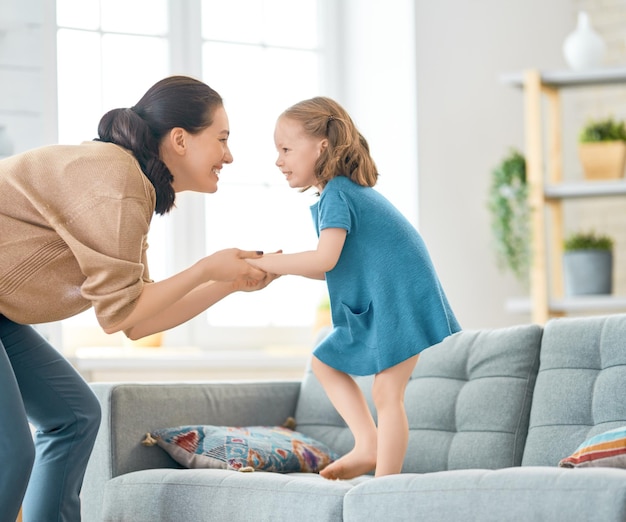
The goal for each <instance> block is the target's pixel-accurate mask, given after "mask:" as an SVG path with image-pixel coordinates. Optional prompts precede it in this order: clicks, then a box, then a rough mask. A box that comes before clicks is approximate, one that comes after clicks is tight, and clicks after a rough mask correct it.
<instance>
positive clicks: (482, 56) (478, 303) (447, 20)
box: [416, 0, 575, 328]
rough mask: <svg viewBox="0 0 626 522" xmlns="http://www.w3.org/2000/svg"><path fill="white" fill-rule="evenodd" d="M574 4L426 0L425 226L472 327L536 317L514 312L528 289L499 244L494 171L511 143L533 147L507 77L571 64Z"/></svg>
mask: <svg viewBox="0 0 626 522" xmlns="http://www.w3.org/2000/svg"><path fill="white" fill-rule="evenodd" d="M572 4H573V2H572V0H550V1H546V0H475V1H472V2H467V1H460V0H437V1H433V0H416V5H417V12H416V20H417V61H416V63H417V100H418V107H417V113H418V120H419V127H418V162H419V191H418V195H419V226H420V230H421V232H422V235H423V236H424V239H425V240H426V243H427V244H428V246H429V248H430V251H431V255H432V257H433V260H434V263H435V266H436V267H437V269H438V271H439V275H440V277H441V279H442V283H443V285H444V288H445V289H446V292H447V293H448V297H449V298H450V301H451V303H452V306H453V308H454V309H455V311H456V313H457V316H458V319H459V321H460V322H461V325H462V326H463V327H465V328H483V327H497V326H504V325H509V324H515V323H522V322H527V321H529V320H530V318H529V316H528V315H526V314H522V315H516V314H512V313H511V312H507V311H506V310H505V303H506V300H507V299H508V298H510V297H512V296H521V295H523V294H524V290H523V289H522V288H520V286H519V285H518V283H517V282H516V281H515V279H514V278H513V277H512V276H510V275H508V274H503V273H502V272H500V271H499V269H498V268H497V266H496V264H495V258H494V255H493V251H492V248H491V244H490V241H491V235H490V216H489V214H488V212H487V210H486V198H487V192H488V187H489V182H490V172H491V170H492V169H493V167H494V166H496V165H497V164H498V163H499V161H500V160H501V159H502V157H503V156H504V155H505V154H506V153H507V152H508V150H509V147H511V146H515V147H517V148H518V149H520V150H522V151H523V147H524V141H523V140H524V137H523V99H522V94H521V91H519V90H516V89H514V88H512V87H509V86H506V85H503V84H502V83H500V81H499V76H500V75H501V74H503V73H507V72H517V71H522V70H524V69H526V68H539V69H563V68H565V67H566V65H565V62H564V59H563V57H562V53H561V46H562V42H563V39H564V38H565V37H566V35H567V34H568V33H569V32H570V31H571V30H572V29H573V26H574V23H575V12H574V7H573V5H572Z"/></svg>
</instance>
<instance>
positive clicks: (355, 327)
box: [341, 301, 374, 340]
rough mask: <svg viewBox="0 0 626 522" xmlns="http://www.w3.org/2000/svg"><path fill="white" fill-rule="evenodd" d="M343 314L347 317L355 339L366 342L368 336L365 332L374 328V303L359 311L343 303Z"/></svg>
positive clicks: (351, 333)
mask: <svg viewBox="0 0 626 522" xmlns="http://www.w3.org/2000/svg"><path fill="white" fill-rule="evenodd" d="M341 306H342V308H343V312H344V314H345V315H346V323H347V326H348V329H349V330H350V335H351V337H352V338H353V339H358V340H364V339H366V338H367V337H368V336H367V335H364V334H365V332H367V331H368V330H370V329H371V327H372V318H373V315H374V311H373V307H372V302H371V301H370V302H369V303H368V304H367V306H366V307H365V308H359V309H357V310H355V309H353V308H350V306H348V305H347V304H346V303H341Z"/></svg>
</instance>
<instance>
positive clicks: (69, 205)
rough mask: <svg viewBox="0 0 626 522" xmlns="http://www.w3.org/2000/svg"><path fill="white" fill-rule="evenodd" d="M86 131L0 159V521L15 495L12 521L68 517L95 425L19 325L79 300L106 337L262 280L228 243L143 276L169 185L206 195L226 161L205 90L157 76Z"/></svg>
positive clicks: (77, 392) (193, 310) (58, 313)
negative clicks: (156, 276) (132, 101)
mask: <svg viewBox="0 0 626 522" xmlns="http://www.w3.org/2000/svg"><path fill="white" fill-rule="evenodd" d="M98 134H99V138H98V139H97V140H95V141H92V142H85V143H82V144H80V145H73V146H65V145H53V146H49V147H43V148H39V149H35V150H32V151H28V152H25V153H23V154H19V155H16V156H13V157H11V158H7V159H5V160H3V161H0V462H2V465H1V466H0V519H1V520H2V521H5V520H6V521H11V522H13V521H14V520H15V518H16V516H17V513H18V511H19V507H20V504H21V503H22V499H23V505H24V510H23V514H24V520H25V521H28V520H31V521H37V522H41V521H43V520H45V521H71V522H75V521H77V520H80V501H79V492H80V487H81V483H82V479H83V475H84V472H85V467H86V465H87V461H88V459H89V455H90V453H91V450H92V447H93V443H94V440H95V436H96V433H97V430H98V427H99V424H100V410H99V405H98V403H97V400H96V398H95V396H94V395H93V393H92V392H91V390H90V388H89V387H88V386H87V384H86V383H85V382H84V381H83V380H82V378H81V377H80V376H79V375H78V374H77V373H76V372H75V371H74V369H73V368H72V367H71V365H70V364H69V363H68V361H67V360H65V359H64V358H63V357H62V356H61V355H60V354H59V352H58V351H56V350H55V349H54V348H53V347H52V346H50V345H49V344H48V343H47V342H46V341H45V339H43V338H42V337H41V336H40V335H38V334H37V333H36V331H35V330H34V329H33V328H32V327H31V326H29V325H31V324H35V323H43V322H49V321H57V320H60V319H64V318H67V317H70V316H72V315H75V314H77V313H79V312H82V311H83V310H85V309H87V308H89V307H92V306H93V308H94V310H95V313H96V316H97V318H98V322H99V324H100V325H101V327H102V328H103V330H104V331H105V332H106V333H109V334H111V333H114V332H118V331H124V333H125V334H126V335H127V336H128V337H130V338H131V339H136V338H140V337H144V336H146V335H148V334H151V333H155V332H159V331H163V330H166V329H169V328H172V327H174V326H176V325H179V324H181V323H183V322H185V321H187V320H188V319H190V318H192V317H194V316H196V315H198V314H199V313H201V312H202V311H204V310H206V309H207V308H208V307H210V306H211V305H213V304H214V303H216V302H217V301H219V300H220V299H222V298H223V297H225V296H227V295H228V294H230V293H232V292H234V291H237V290H248V291H249V290H258V289H261V288H264V287H265V286H266V285H267V284H268V283H269V282H270V281H271V280H272V279H273V276H269V275H268V274H266V273H265V272H263V271H262V270H260V269H257V268H254V267H252V266H250V265H249V264H248V263H247V262H246V261H245V259H250V258H258V257H261V256H262V253H260V252H246V251H241V250H237V249H228V250H222V251H219V252H216V253H215V254H213V255H210V256H208V257H205V258H203V259H201V260H199V261H198V262H197V263H196V264H194V265H193V266H191V267H190V268H188V269H186V270H184V271H182V272H180V273H178V274H176V275H174V276H172V277H170V278H169V279H166V280H164V281H160V282H153V281H152V280H151V279H150V276H149V272H148V264H147V260H146V250H147V242H146V237H147V235H148V230H149V226H150V220H151V217H152V215H153V213H154V212H156V213H158V214H164V213H166V212H168V211H169V210H170V209H171V208H172V207H173V206H174V202H175V197H176V193H177V192H182V191H184V190H193V191H196V192H205V193H213V192H215V191H216V190H217V183H218V179H219V173H220V170H221V168H222V166H223V165H224V164H227V163H231V162H232V161H233V157H232V155H231V153H230V150H229V148H228V136H229V126H228V117H227V114H226V111H225V110H224V106H223V103H222V99H221V97H220V96H219V94H218V93H216V92H215V91H214V90H213V89H211V88H210V87H208V86H207V85H205V84H204V83H202V82H200V81H197V80H194V79H192V78H188V77H182V76H174V77H170V78H166V79H164V80H162V81H160V82H158V83H157V84H155V85H154V86H153V87H152V88H150V89H149V90H148V91H147V92H146V94H145V95H144V96H143V97H142V98H141V100H140V101H139V102H138V103H137V105H135V106H134V107H132V108H130V109H115V110H112V111H110V112H108V113H107V114H105V115H104V117H103V118H102V120H101V121H100V125H99V127H98ZM28 422H30V423H31V424H32V425H33V426H34V427H35V429H36V434H35V442H34V444H33V441H32V437H31V432H30V428H29V425H28ZM31 469H32V475H31ZM27 486H28V487H27Z"/></svg>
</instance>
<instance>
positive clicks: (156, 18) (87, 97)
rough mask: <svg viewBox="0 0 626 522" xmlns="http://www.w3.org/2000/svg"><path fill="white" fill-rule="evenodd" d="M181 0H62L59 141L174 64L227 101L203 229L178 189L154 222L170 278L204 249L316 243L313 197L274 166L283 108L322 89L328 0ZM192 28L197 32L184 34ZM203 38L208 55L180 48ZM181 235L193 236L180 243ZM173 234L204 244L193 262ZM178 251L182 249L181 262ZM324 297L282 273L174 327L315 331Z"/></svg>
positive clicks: (70, 138) (77, 322) (154, 267)
mask: <svg viewBox="0 0 626 522" xmlns="http://www.w3.org/2000/svg"><path fill="white" fill-rule="evenodd" d="M180 1H182V3H176V4H170V3H169V2H168V0H58V1H57V26H58V27H57V60H58V72H57V75H58V103H59V107H58V112H59V141H60V142H61V143H79V142H81V141H84V140H89V139H92V138H94V137H95V136H96V134H97V124H98V122H99V120H100V118H101V116H102V115H103V114H104V113H105V112H106V111H107V110H110V109H113V108H116V107H127V106H129V105H130V104H132V103H133V102H134V101H136V100H138V99H139V98H140V96H141V95H142V94H143V93H144V92H145V90H146V89H147V88H149V87H150V86H151V85H152V84H153V83H154V82H156V81H157V80H159V79H161V78H162V77H164V76H167V75H168V74H171V73H172V72H176V73H181V74H192V75H193V71H200V70H202V71H203V72H202V78H203V79H204V80H205V81H206V82H207V83H208V84H209V85H211V86H212V87H213V88H215V89H216V90H217V91H218V92H219V93H220V94H221V95H222V96H223V98H224V101H225V105H226V109H227V112H228V114H229V118H230V126H231V132H232V137H231V140H230V145H231V149H232V151H233V154H234V157H235V162H234V164H233V165H227V166H226V167H225V168H224V170H223V171H222V176H221V181H220V189H219V191H218V192H217V194H214V195H209V196H201V198H202V199H201V204H200V205H201V212H200V214H202V215H204V216H206V219H205V220H204V221H205V222H204V223H202V225H203V226H200V227H199V226H198V222H197V219H196V218H197V215H198V214H197V213H194V211H193V209H194V208H196V209H198V199H197V198H196V199H193V198H191V206H190V207H189V208H188V209H187V210H186V211H183V212H181V210H183V207H185V206H187V205H186V202H187V198H188V195H186V194H185V195H179V198H180V200H181V203H180V207H181V208H180V209H177V210H175V211H174V212H172V215H171V216H169V215H168V216H165V217H160V216H155V217H154V218H153V224H152V227H151V233H150V238H149V242H150V250H149V254H148V256H149V262H150V272H151V275H152V276H153V277H154V278H155V279H161V278H163V277H164V276H166V275H169V274H171V273H172V271H173V270H174V269H175V268H176V269H181V268H184V267H186V266H188V265H189V264H190V263H192V262H193V261H194V260H195V259H197V258H198V256H199V255H208V254H210V253H211V252H214V251H215V250H218V249H220V248H226V247H231V246H237V247H239V248H244V249H250V250H259V249H262V250H265V251H268V252H269V251H272V250H276V249H278V248H282V249H284V250H285V251H295V250H300V249H304V248H310V247H312V246H313V245H314V244H315V241H316V238H315V233H314V229H313V226H312V223H311V218H310V212H309V209H308V206H309V205H310V204H311V203H312V201H311V196H310V195H305V194H299V193H294V192H292V191H291V190H290V189H288V187H287V186H286V184H285V183H284V180H283V179H282V178H281V176H280V172H279V171H278V169H277V168H276V167H275V165H274V160H275V158H274V155H275V151H274V144H273V138H272V136H273V126H274V121H275V119H276V117H277V115H278V114H279V113H280V112H281V111H282V110H284V109H285V108H286V107H287V106H288V105H289V104H291V103H294V102H296V101H298V100H300V99H303V98H307V97H311V96H314V95H316V94H318V93H319V91H320V79H319V78H320V74H319V70H320V63H321V60H320V55H321V51H320V48H321V46H320V35H319V31H318V27H319V26H318V23H317V20H318V17H319V13H318V4H319V3H320V1H319V0H302V1H299V2H291V1H288V0H229V1H228V2H218V1H214V0H202V1H201V2H185V1H184V0H180ZM182 4H184V5H182ZM185 6H187V8H188V9H185ZM194 9H200V10H201V12H200V13H199V12H194ZM172 13H175V14H176V16H174V18H171V17H170V15H171V14H172ZM181 13H183V14H182V15H181ZM200 20H201V21H200ZM216 20H219V23H217V22H215V21H216ZM302 20H306V21H307V23H302ZM176 24H178V25H176ZM194 24H196V25H198V26H199V27H197V31H196V30H195V29H194V30H191V29H190V30H188V31H187V30H185V29H186V28H193V27H194ZM171 25H174V26H173V27H172V26H171ZM194 35H197V36H196V37H194ZM182 40H184V41H182ZM196 46H197V47H198V48H201V50H202V52H201V54H200V53H195V52H189V53H184V52H183V53H181V52H180V50H181V49H183V50H184V49H194V48H195V47H196ZM181 54H186V56H185V57H184V58H181V56H180V55H181ZM194 56H197V59H196V61H197V62H198V63H193V60H194ZM190 57H191V58H190ZM189 60H191V63H190V61H189ZM177 61H178V62H180V63H177ZM181 196H183V197H181ZM194 205H195V207H194ZM190 209H191V210H190ZM205 223H206V226H204V224H205ZM205 229H206V230H205ZM183 234H184V237H185V240H184V241H182V240H180V239H178V240H175V239H174V236H178V237H181V236H182V235H183ZM175 241H181V242H180V243H178V246H179V247H180V245H181V244H182V245H188V246H189V245H193V244H202V245H204V248H203V249H202V250H201V251H200V252H198V251H197V250H196V251H194V252H193V255H195V258H194V259H191V257H192V254H190V253H189V252H185V253H183V252H182V251H181V250H182V249H181V248H178V249H171V248H170V249H168V248H166V246H167V245H171V244H173V243H174V242H175ZM172 250H176V252H177V253H176V254H175V255H174V257H173V258H172V254H171V252H172ZM185 250H187V249H186V248H185ZM168 256H169V257H168ZM324 293H325V287H324V285H323V283H321V282H319V281H307V280H304V279H301V278H283V279H281V280H279V281H276V282H275V283H273V284H272V285H271V286H270V287H269V288H268V289H266V290H264V291H263V292H257V293H251V294H240V295H233V296H230V297H229V298H228V299H226V300H224V301H223V302H221V303H219V304H218V305H216V306H215V307H213V308H212V309H211V310H210V312H209V313H208V314H205V315H204V316H203V317H201V318H199V319H197V320H196V321H195V328H194V327H193V326H189V327H188V326H187V325H185V326H181V327H179V328H178V329H176V330H177V331H178V333H179V334H180V330H185V329H186V328H188V331H186V332H184V333H183V334H182V335H179V337H180V338H182V339H183V340H184V341H183V342H184V343H186V344H196V345H205V344H206V343H205V342H204V340H203V339H205V338H206V335H203V331H204V333H205V332H206V329H207V317H208V320H209V323H210V324H211V326H216V325H218V326H223V327H225V329H226V332H225V335H228V333H227V331H228V330H231V329H232V327H242V326H244V327H245V326H249V327H264V326H268V325H274V326H279V327H282V326H305V327H307V328H310V325H311V324H312V323H313V321H314V310H315V307H316V306H317V303H318V302H319V301H320V299H321V298H322V296H323V295H324ZM65 324H66V326H69V327H70V328H71V327H76V329H78V327H79V326H80V327H82V326H84V325H85V324H88V325H93V326H95V324H96V323H95V318H94V314H93V311H87V312H86V313H85V314H81V315H80V316H78V317H76V318H72V319H70V320H68V321H66V322H65ZM64 328H65V327H64Z"/></svg>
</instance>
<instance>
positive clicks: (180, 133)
mask: <svg viewBox="0 0 626 522" xmlns="http://www.w3.org/2000/svg"><path fill="white" fill-rule="evenodd" d="M185 138H186V133H185V129H183V128H181V127H174V128H173V129H171V130H170V132H169V135H168V141H169V144H170V147H171V148H172V150H173V151H174V152H175V153H176V154H180V155H183V154H185V151H186V150H187V142H186V139H185Z"/></svg>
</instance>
